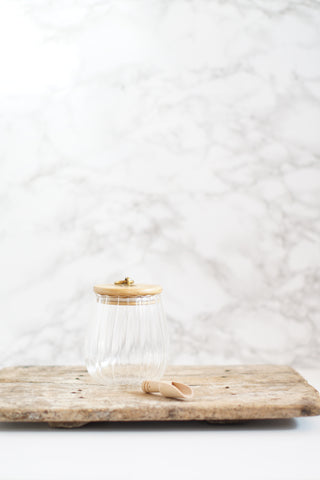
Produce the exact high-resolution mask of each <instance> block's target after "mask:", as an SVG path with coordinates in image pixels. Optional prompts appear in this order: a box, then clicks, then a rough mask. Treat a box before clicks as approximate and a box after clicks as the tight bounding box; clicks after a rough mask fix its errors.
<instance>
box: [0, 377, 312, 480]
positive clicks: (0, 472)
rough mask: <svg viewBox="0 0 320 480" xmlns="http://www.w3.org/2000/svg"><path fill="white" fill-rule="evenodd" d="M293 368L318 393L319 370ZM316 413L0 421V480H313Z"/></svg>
mask: <svg viewBox="0 0 320 480" xmlns="http://www.w3.org/2000/svg"><path fill="white" fill-rule="evenodd" d="M299 372H300V373H301V374H302V375H303V376H304V377H305V378H306V379H307V380H308V381H309V382H310V383H311V384H312V385H313V386H314V387H316V388H317V389H318V390H319V389H320V371H319V370H317V371H316V370H302V369H300V370H299ZM319 452H320V416H319V417H309V418H298V419H292V420H269V421H255V422H249V423H246V424H239V425H212V424H207V423H205V422H192V423H189V422H186V423H176V422H174V423H148V424H144V423H138V424H106V423H105V424H91V425H87V426H85V427H82V428H80V429H72V430H66V429H51V428H49V427H48V426H47V425H41V424H30V423H28V424H23V423H19V424H15V423H0V479H1V480H20V479H23V480H38V479H39V480H40V479H41V480H51V479H52V480H53V479H54V480H61V479H68V480H82V479H83V480H84V479H86V480H87V479H90V480H91V479H93V480H100V479H111V480H114V479H115V480H122V479H133V478H139V479H151V478H152V480H156V479H162V480H163V479H164V478H175V479H183V480H186V479H198V478H206V477H208V478H216V479H217V480H220V479H225V478H227V479H229V478H230V479H239V478H240V479H242V478H243V479H246V480H248V479H255V480H261V479H265V480H319V479H320V462H319Z"/></svg>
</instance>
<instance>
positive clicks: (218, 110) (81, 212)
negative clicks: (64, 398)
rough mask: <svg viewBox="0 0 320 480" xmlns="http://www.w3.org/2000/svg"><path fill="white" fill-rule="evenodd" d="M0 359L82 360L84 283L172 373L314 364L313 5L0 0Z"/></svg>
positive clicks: (88, 304) (318, 350)
mask: <svg viewBox="0 0 320 480" xmlns="http://www.w3.org/2000/svg"><path fill="white" fill-rule="evenodd" d="M0 40H1V41H0V69H1V74H0V137H1V139H0V158H1V180H0V182H1V204H0V208H1V235H0V242H1V245H0V257H1V277H2V281H1V322H0V364H1V365H9V364H20V363H21V364H31V363H47V364H48V363H68V364H69V363H74V364H76V363H81V362H82V361H83V336H84V331H85V326H86V323H87V320H88V318H90V316H91V315H92V310H91V309H92V304H93V293H92V285H93V284H94V283H95V282H99V281H100V282H101V281H102V282H106V281H114V280H117V279H119V278H121V277H123V276H124V275H129V276H131V277H133V278H134V279H135V280H136V281H138V282H154V283H160V284H162V285H163V287H164V300H165V306H166V311H167V315H168V321H169V329H170V340H171V344H170V361H171V362H174V363H210V362H216V363H222V362H225V363H239V362H248V363H252V362H256V363H259V362H269V363H271V362H274V363H280V362H284V363H289V364H292V365H295V366H317V367H319V366H320V309H319V293H320V289H319V284H320V271H319V267H320V244H319V230H320V160H319V155H320V108H319V106H320V3H319V1H317V0H304V1H297V0H269V1H263V0H226V1H221V0H103V1H101V0H77V1H76V0H64V1H63V2H51V1H48V0H2V2H1V4H0Z"/></svg>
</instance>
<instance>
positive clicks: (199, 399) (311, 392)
mask: <svg viewBox="0 0 320 480" xmlns="http://www.w3.org/2000/svg"><path fill="white" fill-rule="evenodd" d="M165 378H166V379H175V380H177V381H181V382H183V383H187V384H189V385H191V386H192V387H193V389H194V397H193V399H191V400H188V401H179V400H173V399H168V398H164V397H161V396H158V395H150V394H145V393H143V392H142V391H140V390H139V387H136V388H134V387H130V388H129V389H128V388H126V387H110V386H105V385H98V384H96V383H94V381H93V380H92V379H91V378H90V377H89V375H88V373H87V372H86V370H85V368H84V367H70V366H68V367H64V366H30V367H9V368H4V369H2V370H0V421H6V422H8V421H9V422H48V423H49V424H50V425H54V426H65V427H67V426H80V425H84V424H85V423H88V422H98V421H99V422H101V421H106V422H116V421H124V422H126V421H160V420H162V421H163V420H164V421H170V420H207V421H214V422H215V421H216V422H221V421H239V420H248V419H262V418H265V419H266V418H291V417H300V416H309V415H319V414H320V397H319V393H318V392H317V391H316V390H315V389H314V388H313V387H311V386H310V385H309V384H308V383H307V382H306V380H304V378H302V377H301V376H300V375H299V374H298V373H297V372H296V371H295V370H293V369H292V368H290V367H287V366H275V365H248V366H172V367H169V368H168V369H167V375H166V376H165Z"/></svg>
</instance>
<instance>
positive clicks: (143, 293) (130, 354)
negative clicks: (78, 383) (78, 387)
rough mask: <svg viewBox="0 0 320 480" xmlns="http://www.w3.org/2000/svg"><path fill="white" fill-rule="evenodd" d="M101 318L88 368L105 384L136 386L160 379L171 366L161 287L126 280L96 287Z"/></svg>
mask: <svg viewBox="0 0 320 480" xmlns="http://www.w3.org/2000/svg"><path fill="white" fill-rule="evenodd" d="M94 292H95V294H96V299H97V310H96V315H95V317H94V318H93V321H92V323H91V325H90V330H89V332H88V337H87V342H86V343H87V345H86V366H87V370H88V372H89V374H90V375H91V376H92V377H94V378H95V380H97V381H98V382H99V383H104V384H118V385H130V384H139V383H141V382H142V381H143V380H148V379H160V378H161V376H162V375H163V373H164V370H165V367H166V362H167V344H168V337H167V326H166V318H165V314H164V310H163V306H162V299H161V292H162V288H161V286H160V285H147V284H135V283H134V281H133V280H131V279H130V278H125V280H121V281H119V282H115V283H114V284H107V285H95V286H94Z"/></svg>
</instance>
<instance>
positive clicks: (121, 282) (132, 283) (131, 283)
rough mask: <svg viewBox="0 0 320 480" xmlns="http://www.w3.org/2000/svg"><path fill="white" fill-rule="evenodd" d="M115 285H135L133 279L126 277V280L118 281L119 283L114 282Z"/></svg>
mask: <svg viewBox="0 0 320 480" xmlns="http://www.w3.org/2000/svg"><path fill="white" fill-rule="evenodd" d="M114 284H115V285H128V286H130V285H134V280H132V278H129V277H126V278H125V279H124V280H118V281H117V282H114Z"/></svg>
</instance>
